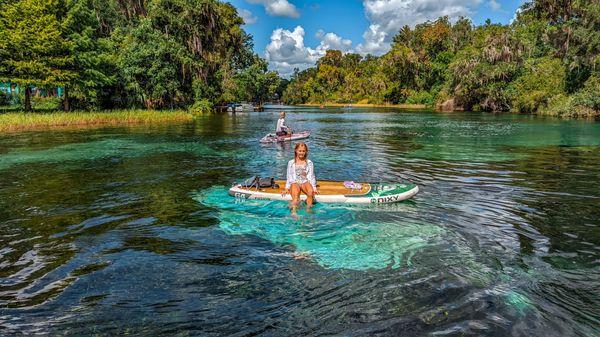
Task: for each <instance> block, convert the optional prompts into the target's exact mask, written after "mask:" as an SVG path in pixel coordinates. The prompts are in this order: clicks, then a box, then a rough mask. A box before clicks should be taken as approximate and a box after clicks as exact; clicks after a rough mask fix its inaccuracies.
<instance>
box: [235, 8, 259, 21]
mask: <svg viewBox="0 0 600 337" xmlns="http://www.w3.org/2000/svg"><path fill="white" fill-rule="evenodd" d="M238 14H239V15H240V17H241V18H242V19H244V23H245V24H247V25H251V24H253V23H256V21H258V18H257V17H256V16H254V15H253V14H252V12H251V11H249V10H247V9H243V8H241V9H238Z"/></svg>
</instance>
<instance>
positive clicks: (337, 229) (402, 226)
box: [194, 186, 452, 270]
mask: <svg viewBox="0 0 600 337" xmlns="http://www.w3.org/2000/svg"><path fill="white" fill-rule="evenodd" d="M194 198H195V199H196V200H198V201H199V202H201V203H203V204H204V205H207V206H211V207H215V208H218V220H219V227H220V228H221V229H222V230H224V231H225V232H227V233H229V234H232V235H247V234H249V235H256V236H258V237H261V238H263V239H266V240H269V241H271V242H272V243H274V244H277V245H281V246H288V245H290V246H292V247H294V249H295V250H296V251H297V252H300V253H306V254H309V256H311V258H313V259H314V260H315V261H316V262H317V263H319V264H320V265H322V266H323V267H326V268H333V269H340V268H344V269H354V270H365V269H370V268H376V269H381V268H399V267H400V266H404V267H410V266H411V265H412V260H413V258H414V257H415V255H416V254H418V252H419V251H421V250H423V249H426V248H427V249H431V248H432V247H435V246H442V245H444V244H445V242H446V240H447V237H448V236H449V235H452V233H449V232H448V231H447V230H445V229H444V228H443V227H440V226H437V225H432V224H424V223H419V222H416V221H414V220H408V221H407V222H406V223H395V222H389V221H376V220H374V221H368V220H367V219H363V218H362V217H358V218H357V215H356V214H357V212H359V211H360V208H356V207H340V206H334V205H324V204H320V205H317V206H316V207H315V208H314V209H313V210H312V213H301V214H300V218H298V219H294V218H291V217H290V215H289V209H288V208H287V203H285V202H278V201H259V200H243V201H242V200H236V199H234V198H232V197H231V196H229V195H228V194H227V189H226V188H225V187H222V186H217V187H213V188H211V189H209V190H207V191H206V192H204V193H200V194H197V195H195V196H194Z"/></svg>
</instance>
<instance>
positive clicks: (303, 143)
mask: <svg viewBox="0 0 600 337" xmlns="http://www.w3.org/2000/svg"><path fill="white" fill-rule="evenodd" d="M300 146H304V148H305V149H306V157H305V158H308V145H306V143H305V142H298V143H296V145H295V146H294V159H296V158H297V157H298V153H297V152H298V148H299V147H300Z"/></svg>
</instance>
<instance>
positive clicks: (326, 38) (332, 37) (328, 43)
mask: <svg viewBox="0 0 600 337" xmlns="http://www.w3.org/2000/svg"><path fill="white" fill-rule="evenodd" d="M315 37H316V38H317V39H319V40H321V43H320V44H319V45H318V46H317V51H318V52H320V53H322V54H323V55H325V52H326V51H327V50H329V49H336V50H341V51H342V52H349V51H351V50H352V49H351V48H352V41H351V40H348V39H344V38H342V37H341V36H339V35H337V34H335V33H325V31H323V30H322V29H319V30H318V31H317V34H315Z"/></svg>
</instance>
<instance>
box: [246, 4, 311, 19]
mask: <svg viewBox="0 0 600 337" xmlns="http://www.w3.org/2000/svg"><path fill="white" fill-rule="evenodd" d="M247 1H248V2H249V3H251V4H261V5H263V6H264V7H265V10H266V11H267V14H269V15H272V16H286V17H290V18H298V17H300V12H298V9H297V8H296V6H294V5H293V4H291V3H289V2H288V1H287V0H247Z"/></svg>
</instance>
